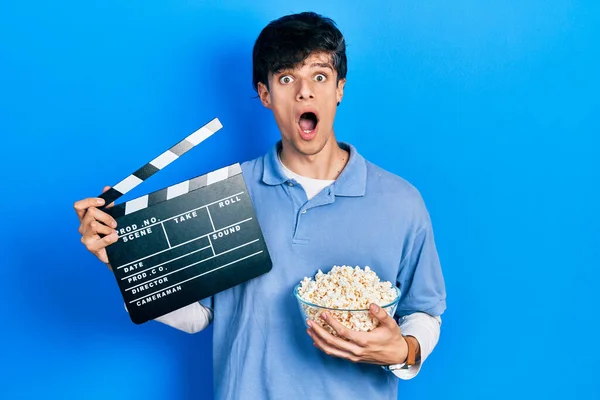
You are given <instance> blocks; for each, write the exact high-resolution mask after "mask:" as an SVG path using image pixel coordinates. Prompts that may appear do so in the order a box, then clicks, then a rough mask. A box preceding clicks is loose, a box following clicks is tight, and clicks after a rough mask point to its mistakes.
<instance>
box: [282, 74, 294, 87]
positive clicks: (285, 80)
mask: <svg viewBox="0 0 600 400" xmlns="http://www.w3.org/2000/svg"><path fill="white" fill-rule="evenodd" d="M292 82H294V78H292V77H291V76H289V75H284V76H282V77H281V78H279V83H281V84H282V85H287V84H290V83H292Z"/></svg>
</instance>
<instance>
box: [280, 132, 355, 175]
mask: <svg viewBox="0 0 600 400" xmlns="http://www.w3.org/2000/svg"><path fill="white" fill-rule="evenodd" d="M281 144H282V147H281V151H280V153H279V157H280V158H281V162H282V163H283V164H284V165H285V166H286V167H287V168H288V169H289V170H290V171H292V172H294V173H296V174H298V175H301V176H304V177H306V178H313V179H327V180H335V179H337V177H338V176H339V175H340V173H341V172H342V170H343V169H344V167H345V166H346V164H347V163H348V158H349V154H348V152H347V151H346V150H344V149H342V148H341V147H340V146H339V145H338V143H337V140H336V139H335V136H333V135H332V137H331V138H330V140H328V141H327V143H326V144H325V146H324V147H323V148H322V149H321V151H319V152H318V153H316V154H303V153H300V152H299V151H297V150H296V149H295V148H294V147H293V146H291V145H289V144H287V143H286V142H285V141H282V142H281Z"/></svg>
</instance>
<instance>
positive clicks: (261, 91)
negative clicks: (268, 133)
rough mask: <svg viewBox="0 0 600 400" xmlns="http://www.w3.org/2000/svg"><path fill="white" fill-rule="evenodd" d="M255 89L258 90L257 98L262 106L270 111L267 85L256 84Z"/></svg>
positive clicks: (269, 95)
mask: <svg viewBox="0 0 600 400" xmlns="http://www.w3.org/2000/svg"><path fill="white" fill-rule="evenodd" d="M256 88H257V89H258V97H259V98H260V102H261V103H262V105H263V106H265V107H266V108H268V109H271V94H270V93H269V89H268V88H267V85H265V84H264V83H262V82H258V85H257V87H256Z"/></svg>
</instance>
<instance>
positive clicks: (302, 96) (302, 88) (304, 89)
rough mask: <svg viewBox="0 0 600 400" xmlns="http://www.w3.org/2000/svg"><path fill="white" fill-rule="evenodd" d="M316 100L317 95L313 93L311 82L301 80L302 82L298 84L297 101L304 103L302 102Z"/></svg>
mask: <svg viewBox="0 0 600 400" xmlns="http://www.w3.org/2000/svg"><path fill="white" fill-rule="evenodd" d="M314 98H315V93H314V91H313V88H312V84H311V82H310V81H309V80H306V79H302V80H300V82H299V84H298V93H296V100H297V101H302V100H308V99H314Z"/></svg>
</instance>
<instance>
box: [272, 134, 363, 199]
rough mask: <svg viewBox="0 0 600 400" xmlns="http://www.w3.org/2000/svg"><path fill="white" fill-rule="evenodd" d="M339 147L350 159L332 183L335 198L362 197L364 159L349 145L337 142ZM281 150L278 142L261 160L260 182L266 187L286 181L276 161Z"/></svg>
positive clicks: (280, 166) (279, 164) (281, 168)
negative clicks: (347, 153)
mask: <svg viewBox="0 0 600 400" xmlns="http://www.w3.org/2000/svg"><path fill="white" fill-rule="evenodd" d="M338 144H339V146H340V147H341V148H342V149H344V150H346V151H348V152H349V153H350V159H349V160H348V163H347V164H346V166H345V167H344V170H343V171H342V173H341V174H340V176H338V178H337V179H336V181H335V182H334V183H333V192H334V193H335V195H336V196H364V194H365V189H366V186H367V165H366V162H365V159H364V158H363V157H362V156H361V155H360V154H358V152H357V151H356V148H355V147H354V146H352V145H351V144H348V143H344V142H338ZM280 148H281V141H278V142H277V143H276V144H275V145H274V146H273V147H272V148H271V150H269V152H268V153H267V154H266V155H265V157H264V159H263V177H262V181H263V182H264V183H265V184H267V185H281V184H283V183H285V182H287V181H288V178H287V176H286V175H285V172H284V171H283V166H282V165H281V163H280V162H279V160H278V159H277V152H278V151H279V149H280Z"/></svg>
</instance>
